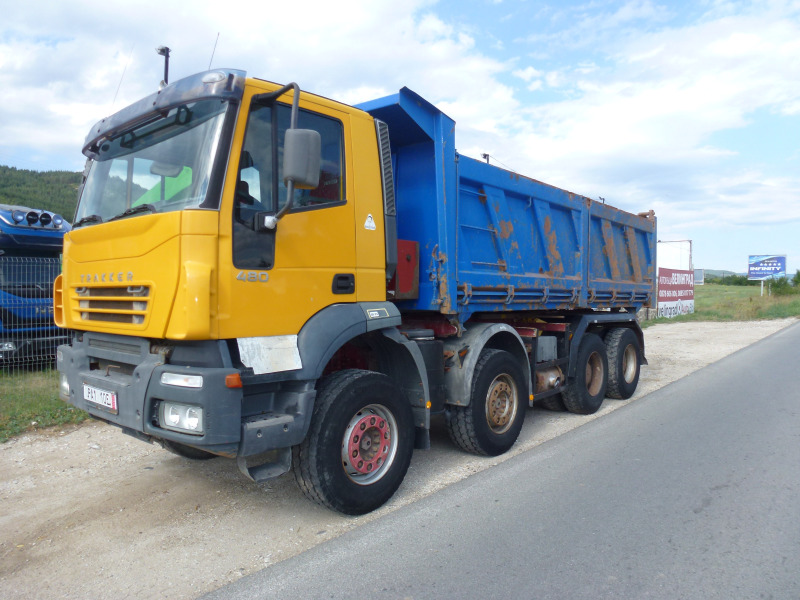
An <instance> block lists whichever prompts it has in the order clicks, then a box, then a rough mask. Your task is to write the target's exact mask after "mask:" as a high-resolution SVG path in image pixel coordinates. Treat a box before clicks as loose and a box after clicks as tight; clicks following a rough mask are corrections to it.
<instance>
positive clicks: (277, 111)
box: [233, 104, 345, 269]
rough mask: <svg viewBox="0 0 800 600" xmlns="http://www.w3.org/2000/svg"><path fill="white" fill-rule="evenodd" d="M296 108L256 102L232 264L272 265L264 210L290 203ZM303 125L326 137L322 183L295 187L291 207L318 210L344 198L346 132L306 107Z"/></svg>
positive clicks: (242, 164)
mask: <svg viewBox="0 0 800 600" xmlns="http://www.w3.org/2000/svg"><path fill="white" fill-rule="evenodd" d="M290 117H291V108H290V107H289V106H287V105H284V104H276V105H268V106H253V107H252V108H251V110H250V115H249V117H248V121H247V129H246V131H245V138H244V146H243V148H242V154H241V158H240V161H239V173H238V177H237V182H236V199H235V202H234V214H233V263H234V266H236V267H237V268H247V269H270V268H272V266H273V263H274V257H275V235H274V232H256V231H255V217H256V214H257V213H259V212H267V213H270V212H271V213H275V212H277V211H278V210H279V209H280V208H281V207H282V206H283V205H284V204H285V203H286V186H285V185H284V183H283V177H282V175H281V176H278V177H275V175H274V174H275V173H279V174H281V172H282V165H283V140H284V137H285V135H286V130H287V129H288V128H289V120H290ZM297 126H298V128H300V129H314V130H316V131H318V132H319V133H320V137H321V139H322V157H321V158H322V161H321V166H320V179H319V185H318V186H317V187H316V188H315V189H313V190H295V195H294V204H293V206H292V211H291V212H295V211H305V210H314V209H319V208H326V207H328V206H335V205H339V204H342V203H344V202H345V196H344V176H343V175H344V171H343V168H342V164H343V154H344V151H343V150H344V133H343V128H342V123H341V122H340V121H338V120H336V119H333V118H330V117H325V116H323V115H319V114H316V113H312V112H308V111H305V110H301V111H300V114H299V115H298V123H297Z"/></svg>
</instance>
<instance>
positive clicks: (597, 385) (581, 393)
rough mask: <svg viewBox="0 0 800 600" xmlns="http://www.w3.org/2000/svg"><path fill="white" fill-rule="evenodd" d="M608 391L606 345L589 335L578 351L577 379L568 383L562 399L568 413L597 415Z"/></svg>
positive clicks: (593, 335)
mask: <svg viewBox="0 0 800 600" xmlns="http://www.w3.org/2000/svg"><path fill="white" fill-rule="evenodd" d="M607 387H608V357H607V355H606V345H605V344H604V343H603V340H601V339H600V338H599V337H598V336H596V335H595V334H593V333H587V334H586V335H584V336H583V340H581V345H580V347H579V348H578V364H577V368H576V371H575V378H574V379H573V380H572V381H568V382H567V387H566V388H564V390H563V391H562V392H561V399H562V400H563V401H564V406H566V407H567V410H568V411H570V412H573V413H577V414H579V415H591V414H593V413H596V412H597V410H598V409H599V408H600V405H601V404H603V398H605V395H606V388H607Z"/></svg>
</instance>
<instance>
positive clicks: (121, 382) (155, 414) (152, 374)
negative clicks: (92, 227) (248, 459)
mask: <svg viewBox="0 0 800 600" xmlns="http://www.w3.org/2000/svg"><path fill="white" fill-rule="evenodd" d="M57 364H58V370H59V371H60V372H61V373H62V375H63V376H64V377H66V379H67V383H68V385H69V390H68V393H67V394H66V396H65V395H64V394H63V393H62V398H63V399H64V400H66V401H67V402H69V403H70V404H72V405H74V406H76V407H78V408H80V409H81V410H84V411H86V412H88V413H89V414H90V415H92V416H93V417H96V418H98V419H101V420H103V421H106V422H108V423H111V424H113V425H117V426H119V427H121V428H123V430H125V431H126V432H128V433H131V434H133V435H135V436H137V437H142V438H145V439H148V440H151V441H153V440H157V439H164V440H170V441H173V442H177V443H180V444H185V445H188V446H192V447H195V448H199V449H201V450H205V451H207V452H212V453H214V454H219V455H223V456H229V457H235V456H239V457H243V456H254V455H257V454H262V453H264V452H268V451H270V450H275V449H280V448H288V447H290V446H293V445H295V444H298V443H300V442H301V441H302V440H303V438H304V436H305V434H306V431H307V430H308V424H309V421H310V415H311V409H312V406H313V401H314V396H315V392H314V386H313V382H307V383H300V382H276V383H274V384H272V385H270V386H269V387H268V388H266V389H255V390H248V389H246V388H229V387H227V386H226V377H227V376H228V375H233V374H239V373H240V370H239V369H237V368H235V367H234V366H233V364H232V361H231V357H230V355H228V354H227V352H226V346H225V343H224V342H213V341H209V342H194V343H190V344H187V345H184V346H181V345H175V346H165V345H162V344H159V345H156V344H153V343H151V342H150V340H147V339H144V338H136V337H127V336H117V335H108V334H101V333H90V332H84V333H78V334H76V335H75V336H74V337H73V339H72V344H71V345H68V346H67V345H64V346H59V348H58V360H57ZM163 373H174V374H180V375H200V376H202V378H203V379H202V381H203V383H202V387H200V388H186V387H178V386H175V385H167V384H164V383H161V375H162V374H163ZM85 384H86V385H89V386H92V387H93V388H96V389H98V390H103V391H106V392H110V393H113V394H116V400H117V402H116V404H117V408H116V410H115V411H114V410H112V409H110V408H106V407H104V406H101V405H100V404H97V403H94V402H89V401H87V400H86V399H85V398H84V385H85ZM245 396H246V397H245ZM162 402H173V403H178V404H183V405H191V406H195V407H199V408H201V409H202V411H203V422H204V431H203V433H202V434H201V435H195V434H190V433H182V432H178V431H173V430H169V429H166V428H164V427H161V426H160V424H159V406H160V405H161V403H162ZM243 407H244V408H243Z"/></svg>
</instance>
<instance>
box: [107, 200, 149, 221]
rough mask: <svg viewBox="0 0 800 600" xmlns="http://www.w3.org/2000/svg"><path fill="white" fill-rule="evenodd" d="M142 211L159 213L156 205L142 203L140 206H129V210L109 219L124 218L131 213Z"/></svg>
mask: <svg viewBox="0 0 800 600" xmlns="http://www.w3.org/2000/svg"><path fill="white" fill-rule="evenodd" d="M142 212H152V213H157V212H158V210H156V207H155V206H153V205H152V204H140V205H139V206H134V207H133V208H129V209H128V210H126V211H124V212H121V213H119V214H118V215H116V216H113V217H111V218H110V219H109V221H115V220H117V219H122V218H124V217H130V216H131V215H138V214H139V213H142Z"/></svg>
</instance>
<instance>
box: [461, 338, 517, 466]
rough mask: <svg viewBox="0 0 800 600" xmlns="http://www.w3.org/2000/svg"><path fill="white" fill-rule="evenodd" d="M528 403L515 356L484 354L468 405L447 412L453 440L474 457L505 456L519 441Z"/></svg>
mask: <svg viewBox="0 0 800 600" xmlns="http://www.w3.org/2000/svg"><path fill="white" fill-rule="evenodd" d="M527 399H528V390H527V383H526V380H525V378H524V376H523V373H522V369H521V368H520V366H519V363H518V362H517V361H516V360H515V359H514V356H513V355H512V354H510V353H509V352H506V351H504V350H494V349H491V348H489V349H486V350H484V351H483V352H482V353H481V356H480V358H479V359H478V364H477V365H475V373H474V375H473V377H472V395H471V396H470V402H469V405H468V406H451V407H450V409H449V411H448V417H447V429H448V432H449V434H450V439H452V440H453V442H454V443H455V444H456V445H457V446H458V447H459V448H461V449H462V450H466V451H467V452H472V453H474V454H483V455H486V456H497V455H499V454H503V453H504V452H506V451H507V450H508V449H509V448H511V446H513V445H514V442H516V441H517V437H519V432H520V430H521V429H522V422H523V421H524V419H525V409H526V408H527Z"/></svg>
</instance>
